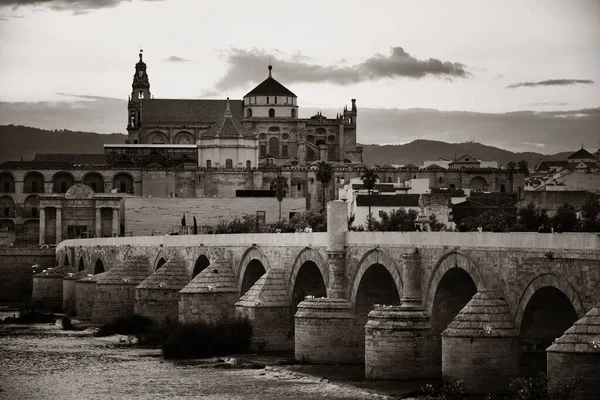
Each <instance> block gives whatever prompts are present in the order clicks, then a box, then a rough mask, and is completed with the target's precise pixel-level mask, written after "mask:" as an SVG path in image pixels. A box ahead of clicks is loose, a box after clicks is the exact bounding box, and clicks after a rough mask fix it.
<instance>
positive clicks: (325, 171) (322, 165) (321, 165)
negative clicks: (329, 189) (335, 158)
mask: <svg viewBox="0 0 600 400" xmlns="http://www.w3.org/2000/svg"><path fill="white" fill-rule="evenodd" d="M332 177H333V167H332V166H331V164H329V163H328V162H327V161H319V162H318V163H317V173H316V178H317V180H318V181H319V182H321V189H322V190H323V208H322V210H321V212H324V211H325V186H327V184H328V183H329V182H331V178H332Z"/></svg>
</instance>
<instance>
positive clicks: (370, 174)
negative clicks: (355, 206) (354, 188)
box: [360, 168, 379, 230]
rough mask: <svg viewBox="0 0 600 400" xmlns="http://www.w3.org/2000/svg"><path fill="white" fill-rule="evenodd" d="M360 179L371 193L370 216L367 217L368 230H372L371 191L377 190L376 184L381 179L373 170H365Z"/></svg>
mask: <svg viewBox="0 0 600 400" xmlns="http://www.w3.org/2000/svg"><path fill="white" fill-rule="evenodd" d="M360 179H361V180H362V181H363V186H364V187H365V189H367V190H368V193H369V216H368V217H367V224H368V229H369V230H371V222H372V217H371V190H373V189H374V188H375V184H376V183H377V180H378V179H379V177H378V176H377V174H376V173H375V170H373V169H371V168H365V169H364V170H363V175H362V176H361V177H360Z"/></svg>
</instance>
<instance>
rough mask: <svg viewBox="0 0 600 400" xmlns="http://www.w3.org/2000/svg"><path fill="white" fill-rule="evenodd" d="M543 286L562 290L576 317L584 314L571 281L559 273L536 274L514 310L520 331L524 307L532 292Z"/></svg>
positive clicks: (516, 323)
mask: <svg viewBox="0 0 600 400" xmlns="http://www.w3.org/2000/svg"><path fill="white" fill-rule="evenodd" d="M544 287H553V288H555V289H558V290H559V291H560V292H562V294H563V295H565V296H566V298H567V299H568V300H569V301H570V302H571V305H572V306H573V308H574V309H575V312H576V313H577V318H578V319H579V318H581V317H583V316H584V315H585V308H584V307H583V304H582V303H581V299H580V298H579V295H578V294H577V291H576V290H575V288H574V287H573V285H571V283H570V282H569V281H568V280H567V279H566V278H564V277H562V276H560V275H556V274H553V273H546V274H541V275H538V276H536V277H535V278H533V279H532V280H531V282H529V284H528V285H527V287H526V288H525V290H524V291H523V294H521V298H520V299H519V303H518V305H517V311H516V312H515V320H514V321H515V327H516V328H517V329H518V330H519V331H521V325H522V323H523V315H524V314H525V309H526V308H527V305H528V304H529V302H530V300H531V298H532V297H533V296H534V294H535V293H536V292H537V291H538V290H539V289H542V288H544Z"/></svg>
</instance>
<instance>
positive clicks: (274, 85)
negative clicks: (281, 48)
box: [244, 65, 296, 97]
mask: <svg viewBox="0 0 600 400" xmlns="http://www.w3.org/2000/svg"><path fill="white" fill-rule="evenodd" d="M248 96H292V97H296V95H295V94H294V93H292V92H291V91H290V90H289V89H288V88H286V87H285V86H283V85H282V84H281V83H279V82H277V81H276V80H275V79H274V78H273V77H272V76H271V66H270V65H269V77H268V78H267V79H265V80H264V81H262V83H261V84H260V85H258V86H257V87H255V88H254V89H252V90H251V91H250V92H249V93H248V94H247V95H245V96H244V97H248Z"/></svg>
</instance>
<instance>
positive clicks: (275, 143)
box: [269, 137, 279, 157]
mask: <svg viewBox="0 0 600 400" xmlns="http://www.w3.org/2000/svg"><path fill="white" fill-rule="evenodd" d="M269 154H270V155H271V157H279V139H277V138H276V137H272V138H271V139H269Z"/></svg>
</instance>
